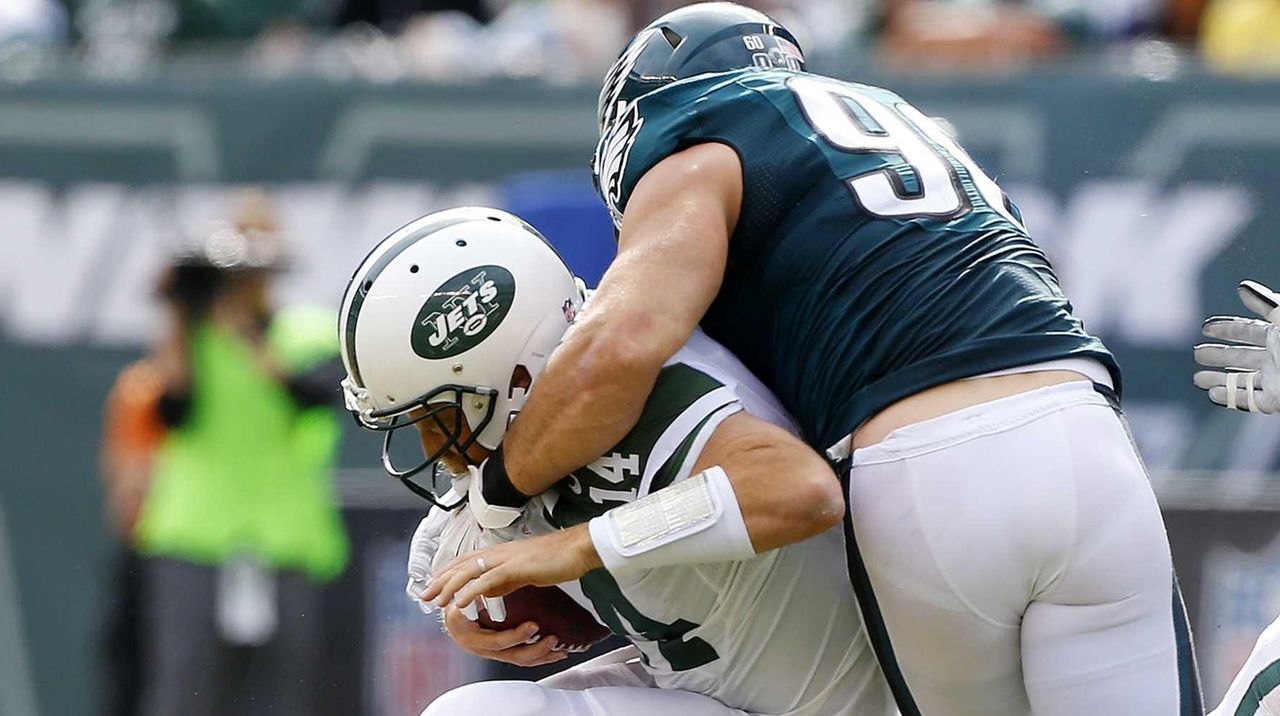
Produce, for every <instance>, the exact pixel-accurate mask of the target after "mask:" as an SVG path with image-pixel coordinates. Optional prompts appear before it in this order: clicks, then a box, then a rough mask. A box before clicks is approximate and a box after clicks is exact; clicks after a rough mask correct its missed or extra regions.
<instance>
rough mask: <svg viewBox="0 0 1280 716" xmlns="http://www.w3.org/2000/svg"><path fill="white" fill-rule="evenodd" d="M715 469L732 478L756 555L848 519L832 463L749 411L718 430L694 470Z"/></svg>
mask: <svg viewBox="0 0 1280 716" xmlns="http://www.w3.org/2000/svg"><path fill="white" fill-rule="evenodd" d="M715 465H719V466H720V467H721V468H723V469H724V471H725V474H727V475H728V476H729V484H731V485H733V493H734V495H735V496H736V497H737V499H738V506H739V507H740V508H741V509H742V519H743V521H745V522H746V523H747V533H748V534H750V535H751V546H752V547H753V548H754V549H755V551H756V553H757V554H759V553H761V552H768V551H769V550H771V549H777V548H778V547H782V546H785V545H788V544H791V543H793V542H799V541H801V540H805V539H808V538H810V537H813V536H814V535H817V534H821V533H823V532H825V531H827V530H828V529H830V528H832V527H834V526H836V525H837V524H839V523H840V518H841V517H843V516H844V491H843V490H842V489H841V487H840V481H839V480H838V479H837V478H836V474H835V472H833V471H832V469H831V466H830V465H828V464H827V461H826V460H824V459H822V457H821V456H819V455H818V453H816V452H814V451H813V449H812V448H810V447H809V446H808V445H806V444H805V443H804V442H802V441H801V440H800V439H799V438H797V437H795V436H794V435H792V434H791V433H789V432H787V431H785V430H783V429H782V428H780V427H778V426H776V425H774V424H772V423H769V422H767V421H765V420H761V419H760V418H757V417H755V416H754V415H751V414H749V413H747V412H745V411H743V412H740V413H737V414H735V415H733V416H731V417H729V418H727V419H726V420H725V421H724V422H723V423H721V424H720V425H719V426H718V427H717V428H716V431H715V433H713V434H712V436H711V439H710V440H708V441H707V444H706V447H704V448H703V449H702V454H700V455H699V456H698V460H697V462H696V463H694V467H693V470H694V472H701V471H702V470H705V469H707V468H709V467H713V466H715Z"/></svg>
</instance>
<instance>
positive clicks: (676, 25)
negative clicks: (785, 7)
mask: <svg viewBox="0 0 1280 716" xmlns="http://www.w3.org/2000/svg"><path fill="white" fill-rule="evenodd" d="M747 67H759V68H761V69H771V68H775V67H782V68H789V69H793V70H802V69H804V55H803V54H802V53H801V51H800V46H799V43H797V42H796V38H795V37H794V36H793V35H792V34H791V32H790V31H788V30H787V28H785V27H783V26H782V25H779V24H778V23H776V22H774V21H773V19H772V18H770V17H769V16H768V15H765V14H764V13H761V12H757V11H755V10H752V9H750V8H746V7H743V6H741V5H738V4H736V3H731V2H707V3H698V4H696V5H689V6H687V7H683V8H680V9H679V10H673V11H672V12H669V13H667V14H666V15H663V16H662V17H660V18H658V19H657V20H654V21H653V22H652V23H650V24H649V26H648V27H646V28H644V29H643V30H641V31H640V32H639V33H638V34H637V35H636V36H635V37H634V38H632V40H631V42H629V43H628V44H627V46H626V48H624V49H623V51H622V54H621V55H620V56H619V57H618V60H617V62H615V63H614V64H613V67H611V68H610V69H609V72H608V74H606V75H605V79H604V87H603V88H601V90H600V101H599V104H598V106H597V117H598V119H599V120H600V131H601V133H603V132H604V130H605V129H606V128H607V127H608V126H609V125H610V124H612V123H613V121H614V119H616V118H617V116H618V114H619V110H620V109H621V108H622V107H625V106H627V105H628V104H630V103H631V102H632V101H633V100H635V99H636V98H637V97H639V96H640V95H643V94H645V93H647V92H650V91H652V90H655V89H657V88H659V87H662V86H663V85H666V84H668V83H671V82H675V81H676V80H682V79H685V78H688V77H694V76H696V75H701V74H706V73H708V72H727V71H729V70H737V69H744V68H747Z"/></svg>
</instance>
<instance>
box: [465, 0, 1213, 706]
mask: <svg viewBox="0 0 1280 716" xmlns="http://www.w3.org/2000/svg"><path fill="white" fill-rule="evenodd" d="M599 120H600V130H601V138H600V142H599V145H598V147H597V151H596V157H595V162H594V168H595V178H596V182H597V186H598V188H599V190H600V193H601V196H602V198H603V199H604V201H605V203H606V204H607V205H608V207H609V209H610V211H611V212H612V213H613V216H614V219H615V222H616V223H617V225H618V228H619V236H618V255H617V258H616V259H615V261H614V262H613V264H612V265H611V266H610V268H609V269H608V271H607V272H606V274H605V276H604V278H603V279H602V280H601V283H600V287H599V291H598V293H597V295H596V299H595V300H596V310H594V311H592V312H591V313H590V315H587V316H585V317H584V319H583V320H582V321H581V323H580V324H578V325H577V326H576V327H575V329H574V330H573V331H572V332H571V333H570V334H569V335H568V336H567V338H566V340H565V341H564V342H563V343H561V344H560V346H559V347H558V348H557V349H556V351H555V352H554V353H553V355H552V356H551V358H550V359H549V361H548V363H547V366H546V369H545V371H544V372H543V373H542V375H541V378H540V380H541V386H540V390H539V391H537V392H536V393H535V394H533V395H532V396H531V398H530V400H529V401H528V402H527V403H526V404H525V405H524V407H523V409H522V412H521V415H520V418H519V420H517V421H516V422H515V423H514V424H513V425H512V427H511V430H510V433H509V434H508V436H507V439H506V441H505V442H504V446H503V450H502V451H500V452H498V453H495V454H494V455H493V456H491V457H490V458H489V459H488V460H487V461H486V462H485V464H484V467H483V469H482V470H481V471H480V474H481V478H482V487H481V488H480V489H481V491H482V492H483V493H484V494H485V495H486V496H487V497H488V499H489V502H490V503H491V504H499V505H507V506H518V505H520V504H522V503H523V502H524V501H525V500H526V499H527V497H526V496H528V495H534V494H538V493H540V492H542V491H543V490H544V489H546V488H547V487H548V486H549V485H551V484H553V483H554V482H555V481H556V480H557V479H559V478H560V476H562V475H565V474H568V473H570V472H572V471H574V470H576V469H579V468H580V467H581V466H583V465H585V464H588V463H590V462H591V461H593V460H595V459H597V458H599V457H600V456H601V455H602V454H604V453H605V452H607V450H608V449H609V447H610V446H611V445H613V444H615V443H616V442H617V441H618V440H619V439H621V438H622V436H624V435H625V434H626V433H627V432H628V431H629V430H631V428H632V426H633V425H635V424H636V421H637V420H638V419H639V417H640V416H641V414H642V411H643V406H644V404H645V400H646V397H647V396H648V395H649V392H650V390H651V389H652V387H653V385H654V382H655V380H656V378H657V376H658V374H659V372H660V370H661V368H662V366H663V364H664V362H665V361H666V360H667V359H668V358H669V357H670V356H671V355H672V354H673V353H675V351H676V350H678V349H679V348H680V346H682V345H684V343H685V341H686V340H687V339H688V337H689V335H690V334H691V333H692V331H693V330H694V329H695V327H698V326H701V328H702V329H703V330H704V331H705V332H706V333H707V335H709V336H710V337H712V338H713V339H715V340H717V341H719V342H720V343H721V344H723V345H724V346H725V347H727V348H728V349H729V350H731V351H732V352H733V353H734V354H735V355H737V356H738V358H740V359H741V360H742V361H743V363H744V364H745V365H746V366H747V368H748V369H750V370H751V371H752V372H753V373H755V374H756V375H757V376H759V377H760V379H761V380H762V381H763V382H764V384H765V385H766V386H768V387H769V389H770V390H772V391H773V392H774V393H775V394H776V395H777V396H778V398H779V399H780V400H781V402H782V404H783V405H784V406H785V407H786V408H787V410H788V411H789V412H790V413H791V414H792V415H794V416H795V418H796V420H797V422H798V424H799V426H800V429H801V433H802V435H803V437H804V439H805V441H806V442H807V443H808V444H809V445H810V446H811V447H812V448H813V449H815V451H818V452H820V453H825V454H826V455H827V456H828V457H829V458H830V459H831V461H832V463H833V465H834V466H835V469H836V471H837V472H838V473H839V475H840V477H841V479H842V480H844V481H845V483H846V489H847V499H848V505H849V508H848V516H849V519H848V524H847V526H846V528H847V534H848V543H849V549H848V561H849V566H850V572H851V575H852V578H853V580H854V586H855V588H856V589H857V590H858V592H859V598H860V600H859V601H860V603H861V606H862V607H863V609H864V615H865V617H866V619H865V621H866V623H867V628H868V630H869V632H870V633H871V635H872V638H873V641H874V642H875V644H876V646H877V650H878V653H879V655H880V656H881V661H882V664H883V667H884V669H885V673H886V676H887V677H888V679H889V681H890V683H891V684H892V685H893V686H894V689H895V696H896V698H897V701H898V704H899V707H900V708H901V710H902V712H903V714H904V716H916V715H917V714H926V716H979V715H981V716H987V715H989V714H1010V715H1017V714H1036V715H1037V716H1084V715H1089V716H1093V715H1094V714H1104V713H1105V714H1120V713H1123V714H1133V715H1138V716H1146V715H1152V716H1155V715H1159V716H1168V715H1169V714H1180V715H1185V714H1197V713H1200V712H1201V711H1202V710H1203V709H1202V708H1201V705H1200V703H1199V701H1200V695H1199V684H1198V677H1197V675H1196V673H1195V667H1194V660H1193V658H1192V654H1191V643H1190V635H1189V633H1188V631H1187V625H1186V617H1185V612H1184V610H1183V609H1182V606H1181V602H1180V597H1179V594H1178V591H1177V588H1176V582H1175V578H1174V574H1173V568H1172V563H1171V558H1170V555H1169V547H1168V541H1167V538H1166V536H1165V532H1164V525H1163V521H1162V518H1161V516H1160V512H1159V510H1158V507H1157V505H1156V502H1155V498H1154V495H1153V494H1152V492H1151V489H1150V485H1149V483H1148V481H1147V478H1146V475H1145V472H1144V469H1143V467H1142V463H1141V460H1140V458H1139V456H1138V454H1137V452H1136V450H1135V449H1134V447H1133V445H1132V444H1131V442H1130V440H1129V438H1128V434H1127V431H1126V428H1125V425H1124V422H1123V418H1122V417H1121V415H1120V414H1119V413H1118V407H1117V400H1118V393H1119V392H1120V387H1121V386H1120V373H1119V369H1118V367H1117V365H1116V362H1115V360H1114V359H1113V358H1112V356H1111V354H1110V353H1109V352H1108V351H1107V349H1106V348H1105V347H1104V346H1103V345H1102V343H1101V342H1100V341H1099V340H1098V339H1096V338H1095V337H1093V336H1091V335H1090V334H1088V333H1087V332H1086V331H1085V330H1084V327H1083V325H1082V324H1081V322H1080V321H1079V320H1078V319H1076V318H1075V317H1074V316H1073V315H1072V313H1071V306H1070V304H1069V303H1068V301H1067V299H1066V297H1065V296H1064V295H1063V294H1062V292H1061V290H1060V288H1059V286H1058V281H1057V278H1056V276H1055V275H1054V273H1053V270H1052V268H1051V267H1050V266H1049V263H1048V261H1047V260H1046V258H1045V256H1044V254H1043V252H1042V251H1041V250H1040V249H1039V248H1038V247H1037V246H1036V245H1035V243H1034V242H1033V241H1032V240H1031V238H1030V236H1029V235H1028V233H1027V230H1026V228H1025V227H1024V226H1023V224H1022V221H1021V217H1020V214H1019V212H1018V210H1017V208H1016V207H1015V206H1014V205H1013V204H1012V203H1011V202H1010V201H1009V200H1008V199H1007V198H1006V197H1005V195H1004V193H1003V192H1002V191H1001V190H1000V187H999V186H997V185H996V183H995V182H994V181H993V180H992V179H991V178H990V177H988V176H987V175H986V174H985V173H983V171H982V170H981V168H979V167H978V165H977V164H976V163H975V162H974V161H973V160H972V159H971V158H970V157H969V156H968V154H967V153H966V152H965V151H964V150H963V149H962V148H961V147H960V146H959V145H958V144H957V142H956V140H955V138H954V137H952V136H950V135H949V134H948V133H947V132H946V131H945V130H943V129H942V128H941V127H940V126H939V125H938V124H937V123H936V122H934V121H933V120H931V119H930V118H929V117H927V116H926V115H925V114H923V113H922V112H920V111H919V110H917V109H916V108H915V107H913V106H912V105H911V104H909V103H908V102H906V101H905V100H903V99H902V98H901V97H899V96H898V95H896V94H894V93H893V92H891V91H889V90H886V89H883V88H878V87H872V86H868V85H862V84H856V83H850V82H841V81H837V80H834V79H830V78H826V77H821V76H818V75H814V74H811V73H809V72H806V71H805V68H804V57H803V53H802V52H801V50H800V48H799V45H798V43H797V41H796V38H794V37H793V36H792V35H791V33H790V32H788V31H787V30H786V29H785V28H784V27H782V26H780V25H778V24H777V23H776V22H774V21H773V20H771V19H770V18H768V17H766V16H764V15H762V14H760V13H757V12H755V11H752V10H748V9H746V8H743V7H741V6H737V5H733V4H730V3H703V4H696V5H690V6H688V7H686V8H683V9H680V10H677V11H674V12H672V13H670V14H668V15H666V16H663V17H662V18H659V19H658V20H657V21H655V22H654V23H652V24H651V25H649V26H648V27H646V28H645V29H644V30H642V31H641V32H640V33H639V34H638V35H637V36H636V37H635V38H634V39H633V40H632V41H631V42H630V43H629V44H628V45H627V47H626V48H625V49H624V50H623V52H622V54H621V56H620V57H619V59H618V61H617V63H616V64H615V65H614V67H613V68H612V69H611V70H610V71H609V73H608V74H607V76H606V79H605V83H604V87H603V89H602V91H601V94H600V103H599ZM787 489H788V484H787V481H786V479H785V478H784V477H779V479H778V481H777V490H778V491H779V493H784V492H785V491H786V490H787Z"/></svg>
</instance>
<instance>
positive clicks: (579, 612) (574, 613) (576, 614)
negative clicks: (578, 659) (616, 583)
mask: <svg viewBox="0 0 1280 716" xmlns="http://www.w3.org/2000/svg"><path fill="white" fill-rule="evenodd" d="M503 601H504V602H505V604H506V607H507V618H506V619H505V620H503V621H501V622H497V621H494V620H493V619H491V618H490V617H489V613H488V612H486V611H485V610H484V609H483V608H482V609H480V618H479V620H478V622H479V624H480V625H481V626H483V627H484V628H486V629H498V630H500V629H511V628H513V627H517V626H519V625H521V624H523V623H525V622H527V621H530V622H536V623H537V624H538V633H539V634H541V635H543V636H554V637H556V640H557V641H558V642H559V643H558V644H557V645H556V648H555V650H556V651H568V652H571V653H577V652H581V651H586V650H587V649H590V648H591V647H592V646H595V645H596V644H598V643H600V642H601V641H603V640H604V638H605V637H607V636H609V633H610V632H609V629H608V628H607V627H604V626H602V625H601V624H600V622H597V621H596V618H595V617H594V616H592V615H591V612H589V611H587V610H586V609H583V608H582V607H581V606H580V605H579V604H578V603H577V602H575V601H573V597H570V596H569V595H568V594H566V593H565V592H564V590H562V589H560V588H558V587H533V586H525V587H521V588H519V589H517V590H516V591H514V592H512V593H510V594H508V595H507V596H506V597H504V598H503Z"/></svg>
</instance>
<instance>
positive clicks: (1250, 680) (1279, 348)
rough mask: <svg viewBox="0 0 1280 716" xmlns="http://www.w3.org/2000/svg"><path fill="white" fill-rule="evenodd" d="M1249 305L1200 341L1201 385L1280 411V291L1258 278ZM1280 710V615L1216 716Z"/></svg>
mask: <svg viewBox="0 0 1280 716" xmlns="http://www.w3.org/2000/svg"><path fill="white" fill-rule="evenodd" d="M1238 292H1239V294H1240V300H1241V301H1242V302H1243V303H1244V305H1245V307H1246V308H1248V309H1249V310H1250V311H1253V312H1254V313H1255V314H1257V316H1258V317H1257V318H1243V317H1240V316H1214V317H1213V318H1210V319H1209V320H1207V321H1205V322H1204V334H1205V335H1206V336H1208V337H1209V338H1214V339H1217V340H1219V341H1226V342H1224V343H1204V344H1201V345H1198V346H1196V349H1195V356H1196V362H1197V363H1199V364H1200V365H1202V366H1204V367H1205V368H1206V369H1207V370H1202V371H1199V372H1198V373H1196V374H1195V383H1196V387H1198V388H1201V389H1203V390H1205V391H1207V392H1208V394H1209V399H1210V400H1212V401H1213V402H1215V403H1217V404H1218V405H1221V406H1224V407H1226V408H1230V409H1233V410H1245V411H1249V412H1257V413H1278V412H1280V325H1277V324H1278V323H1280V295H1278V294H1276V292H1275V291H1272V290H1271V289H1269V288H1267V287H1266V286H1263V285H1262V284H1260V283H1257V282H1255V281H1244V282H1241V284H1240V287H1239V289H1238ZM1277 714H1280V619H1277V620H1276V621H1275V622H1272V624H1271V626H1269V627H1267V629H1266V631H1264V632H1262V636H1260V637H1258V643H1257V645H1256V646H1254V648H1253V653H1252V654H1250V655H1249V659H1248V660H1247V661H1246V662H1245V665H1244V668H1243V669H1241V670H1240V673H1239V674H1238V675H1237V676H1236V678H1235V681H1233V682H1232V683H1231V687H1230V688H1228V689H1227V694H1226V696H1225V697H1223V699H1222V703H1221V704H1219V705H1218V708H1216V709H1214V710H1213V711H1212V712H1211V716H1276V715H1277Z"/></svg>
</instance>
